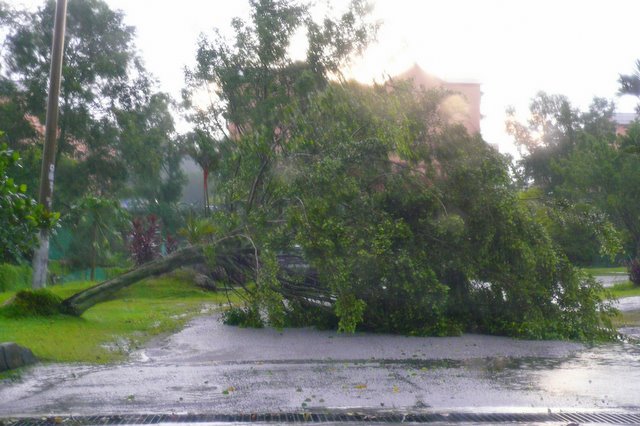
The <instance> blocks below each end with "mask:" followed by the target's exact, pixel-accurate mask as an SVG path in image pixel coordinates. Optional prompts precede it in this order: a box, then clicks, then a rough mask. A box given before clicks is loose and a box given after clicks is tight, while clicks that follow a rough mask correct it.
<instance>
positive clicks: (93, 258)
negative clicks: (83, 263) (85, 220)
mask: <svg viewBox="0 0 640 426" xmlns="http://www.w3.org/2000/svg"><path fill="white" fill-rule="evenodd" d="M97 239H98V229H97V227H96V224H95V223H94V224H93V228H92V229H91V261H90V263H91V275H90V276H89V281H93V280H95V278H96V264H97V263H98V262H97V250H96V244H97V241H96V240H97Z"/></svg>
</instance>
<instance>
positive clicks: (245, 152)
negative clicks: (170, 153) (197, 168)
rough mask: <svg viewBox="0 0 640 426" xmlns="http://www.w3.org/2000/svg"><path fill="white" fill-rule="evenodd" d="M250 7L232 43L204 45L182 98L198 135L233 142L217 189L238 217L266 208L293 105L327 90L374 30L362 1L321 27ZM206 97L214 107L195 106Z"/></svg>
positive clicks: (259, 4)
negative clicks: (294, 47) (302, 44)
mask: <svg viewBox="0 0 640 426" xmlns="http://www.w3.org/2000/svg"><path fill="white" fill-rule="evenodd" d="M250 4H251V9H252V12H251V20H250V21H249V22H245V21H243V20H241V19H238V18H236V19H234V20H233V21H232V27H233V29H234V30H235V33H236V36H235V40H234V41H232V42H231V41H227V40H225V39H224V38H223V37H222V36H221V35H220V34H219V33H216V34H215V35H214V37H213V38H212V39H210V38H208V37H205V36H203V37H202V38H201V40H200V42H199V45H198V51H197V56H196V66H195V67H194V68H192V69H190V70H188V71H187V73H186V80H187V87H186V89H185V91H184V101H185V102H184V104H185V107H186V108H187V110H188V118H189V119H190V120H191V121H192V122H193V123H194V126H195V127H196V129H198V130H199V131H200V132H202V133H204V134H206V135H208V137H209V138H210V139H212V140H223V139H225V138H226V139H231V140H233V141H234V145H235V147H236V150H235V153H234V154H233V155H232V156H231V158H226V159H225V160H224V163H225V164H224V165H223V167H224V168H225V169H226V177H227V184H226V185H225V186H224V187H223V188H222V189H223V190H224V191H225V192H226V199H227V201H228V202H230V203H232V204H233V208H236V209H238V210H239V211H242V212H243V214H249V213H250V212H251V211H252V209H253V208H254V207H255V205H256V204H257V205H261V204H263V203H265V202H267V199H268V194H267V192H268V188H269V187H270V185H269V179H270V169H271V166H272V164H273V158H274V155H276V154H277V153H278V152H282V151H284V150H286V140H287V132H288V128H287V123H285V115H286V114H287V113H288V112H289V110H290V107H291V105H292V103H293V102H294V100H295V101H296V102H297V101H298V100H299V101H300V102H301V104H303V103H304V99H305V98H306V97H307V96H308V95H309V94H311V93H313V92H314V91H316V90H318V89H320V88H322V87H325V86H326V84H327V81H328V78H329V76H331V75H334V76H337V75H339V72H340V69H341V67H342V66H343V65H345V64H346V63H347V62H348V61H349V60H350V58H351V57H352V55H353V54H355V53H357V52H360V51H361V50H362V49H364V47H365V46H366V45H367V43H368V41H369V40H370V39H371V38H372V37H373V36H374V34H375V31H376V28H377V26H376V25H375V24H371V23H367V22H366V21H365V20H364V19H363V17H364V16H365V15H366V13H367V11H368V5H367V3H366V2H365V1H363V0H353V1H351V2H350V3H349V6H348V9H347V11H346V12H345V13H344V14H342V15H340V16H338V17H337V18H335V19H332V18H330V17H327V18H326V19H325V20H324V21H323V22H321V23H317V22H315V21H314V20H313V19H312V17H311V16H310V14H309V6H308V5H302V4H296V3H293V2H289V1H285V0H251V1H250ZM299 30H306V33H307V38H308V43H307V58H306V61H305V62H294V61H293V60H292V59H291V40H292V37H293V35H294V34H295V33H296V32H297V31H299ZM203 92H205V93H207V92H208V93H209V95H210V96H209V98H210V100H211V102H210V103H209V104H207V105H196V104H195V103H194V99H195V97H196V95H197V94H199V93H203ZM240 152H242V154H240ZM223 172H224V171H223Z"/></svg>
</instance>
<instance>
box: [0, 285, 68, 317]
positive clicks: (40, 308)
mask: <svg viewBox="0 0 640 426" xmlns="http://www.w3.org/2000/svg"><path fill="white" fill-rule="evenodd" d="M61 304H62V299H61V298H60V297H58V296H56V295H55V294H53V293H52V292H50V291H49V290H45V289H41V290H20V291H19V292H17V293H16V295H15V297H14V299H13V301H12V302H11V303H10V304H9V305H7V306H6V307H4V308H3V309H2V312H3V313H4V315H6V316H9V317H30V316H50V315H55V314H59V313H60V312H61Z"/></svg>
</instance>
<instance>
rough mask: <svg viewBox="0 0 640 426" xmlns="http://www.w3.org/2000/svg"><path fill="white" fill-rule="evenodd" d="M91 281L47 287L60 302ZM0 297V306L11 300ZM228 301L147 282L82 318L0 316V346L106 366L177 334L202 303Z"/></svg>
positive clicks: (173, 282) (169, 283)
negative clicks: (164, 335) (7, 344)
mask: <svg viewBox="0 0 640 426" xmlns="http://www.w3.org/2000/svg"><path fill="white" fill-rule="evenodd" d="M94 284H95V283H91V282H76V283H69V284H65V285H61V286H54V287H50V290H51V291H52V292H54V293H55V294H57V295H58V296H60V297H62V298H66V297H68V296H71V295H72V294H74V293H76V292H78V291H80V290H82V289H84V288H87V287H90V286H91V285H94ZM13 294H14V293H13V292H5V293H0V305H1V304H2V303H4V302H5V301H6V300H8V299H9V298H11V297H12V296H13ZM226 301H227V299H226V296H225V295H224V293H221V292H205V291H203V290H201V289H199V288H198V287H196V286H194V285H193V284H190V283H187V282H184V281H180V280H178V279H176V278H170V277H162V278H155V279H148V280H145V281H142V282H140V283H137V284H134V285H133V286H131V287H129V288H126V289H123V290H121V291H120V292H118V293H117V294H116V295H115V297H114V298H113V300H111V301H108V302H104V303H100V304H98V305H96V306H94V307H92V308H91V309H89V310H87V311H86V312H85V313H84V314H83V315H82V316H81V317H73V316H67V315H55V316H51V317H28V318H7V317H5V316H2V315H0V342H7V341H9V342H16V343H18V344H20V345H23V346H26V347H28V348H30V349H31V350H32V351H33V353H34V354H35V355H36V356H37V357H38V358H40V359H42V360H49V361H63V362H92V363H107V362H113V361H119V360H122V359H124V358H125V357H126V355H127V347H128V348H130V349H135V348H137V347H139V346H140V345H141V344H143V343H144V342H146V341H147V340H149V339H150V338H151V337H153V336H156V335H158V334H162V333H167V332H172V331H176V330H178V329H179V328H180V327H182V326H183V325H184V323H185V322H186V321H187V320H189V319H191V318H192V317H193V316H195V315H196V314H198V313H199V312H200V311H201V309H202V307H203V306H204V305H206V304H209V305H215V304H222V303H225V302H226Z"/></svg>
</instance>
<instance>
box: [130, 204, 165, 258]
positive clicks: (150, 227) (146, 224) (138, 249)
mask: <svg viewBox="0 0 640 426" xmlns="http://www.w3.org/2000/svg"><path fill="white" fill-rule="evenodd" d="M132 226H133V229H132V230H131V234H130V238H131V240H130V244H129V250H130V252H131V257H132V258H133V260H134V262H135V263H136V265H142V264H143V263H147V262H150V261H152V260H153V259H156V258H157V257H160V249H161V245H162V241H161V236H160V221H159V220H158V217H157V216H155V215H148V216H147V217H146V218H140V217H137V218H135V219H134V220H133V222H132Z"/></svg>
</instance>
